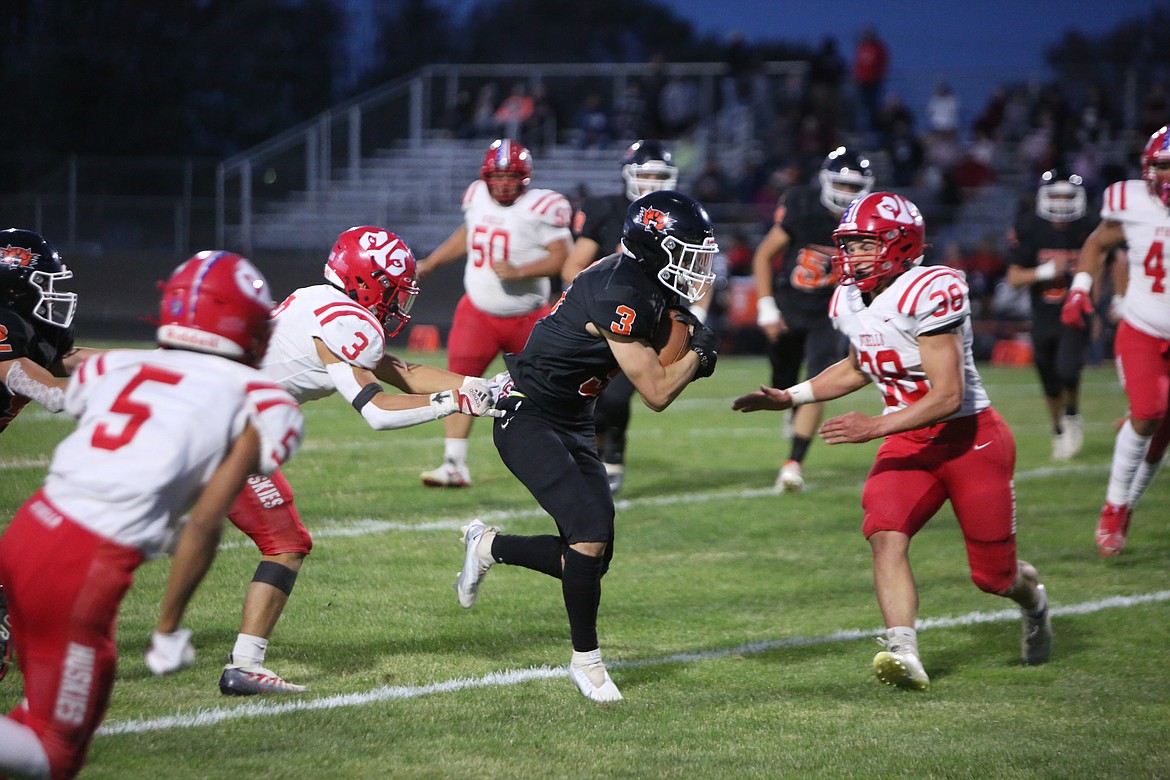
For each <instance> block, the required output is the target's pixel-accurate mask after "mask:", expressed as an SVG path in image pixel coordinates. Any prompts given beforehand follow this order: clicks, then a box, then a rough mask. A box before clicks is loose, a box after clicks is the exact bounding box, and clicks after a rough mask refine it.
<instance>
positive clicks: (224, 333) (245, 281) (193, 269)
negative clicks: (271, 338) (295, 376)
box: [158, 251, 273, 366]
mask: <svg viewBox="0 0 1170 780" xmlns="http://www.w3.org/2000/svg"><path fill="white" fill-rule="evenodd" d="M272 306H273V303H272V295H271V294H270V293H269V291H268V282H267V281H266V280H265V279H264V275H263V274H261V273H260V271H258V270H257V269H256V266H254V265H252V263H251V261H250V260H248V259H247V258H244V257H240V256H239V255H237V254H233V253H231V252H214V251H212V252H200V253H199V254H197V255H195V256H194V257H192V258H191V259H189V260H187V261H186V262H185V263H183V264H182V265H181V266H179V267H178V268H177V269H175V272H174V273H173V274H171V278H170V279H169V280H167V282H166V283H165V284H164V285H163V288H162V302H161V304H160V306H159V318H158V319H159V327H158V343H159V345H161V346H164V347H173V348H175V349H189V350H192V351H194V352H210V353H211V354H213V355H222V356H224V357H227V358H231V359H232V360H237V361H239V362H241V363H246V364H247V365H250V366H256V365H259V363H260V360H261V359H262V358H263V357H264V351H265V350H266V349H267V348H268V334H269V324H268V316H269V315H270V314H271V313H272Z"/></svg>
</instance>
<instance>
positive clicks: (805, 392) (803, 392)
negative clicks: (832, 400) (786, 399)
mask: <svg viewBox="0 0 1170 780" xmlns="http://www.w3.org/2000/svg"><path fill="white" fill-rule="evenodd" d="M788 395H790V396H792V405H793V406H803V405H804V404H811V403H816V400H817V399H816V398H815V397H814V396H813V389H812V382H807V381H806V382H801V383H800V384H799V385H793V386H792V387H790V388H788Z"/></svg>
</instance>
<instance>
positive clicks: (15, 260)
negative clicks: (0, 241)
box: [0, 246, 40, 268]
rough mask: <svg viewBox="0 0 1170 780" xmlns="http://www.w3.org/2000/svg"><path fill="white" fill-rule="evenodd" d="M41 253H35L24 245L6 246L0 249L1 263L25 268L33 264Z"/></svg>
mask: <svg viewBox="0 0 1170 780" xmlns="http://www.w3.org/2000/svg"><path fill="white" fill-rule="evenodd" d="M38 257H40V255H38V254H35V253H33V252H31V251H29V250H27V249H25V248H24V247H22V246H6V247H4V248H3V249H0V264H3V265H7V266H12V267H14V268H23V267H25V266H29V265H32V264H33V261H34V260H36V259H37V258H38Z"/></svg>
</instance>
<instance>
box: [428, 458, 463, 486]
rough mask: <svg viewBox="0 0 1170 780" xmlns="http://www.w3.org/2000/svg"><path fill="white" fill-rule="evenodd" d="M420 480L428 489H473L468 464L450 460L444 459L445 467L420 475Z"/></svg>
mask: <svg viewBox="0 0 1170 780" xmlns="http://www.w3.org/2000/svg"><path fill="white" fill-rule="evenodd" d="M419 478H420V479H422V483H423V484H424V485H426V486H427V487H449V488H462V487H471V471H470V470H469V469H468V468H467V464H466V463H456V462H455V461H453V460H450V459H444V460H443V465H442V466H439V467H438V468H437V469H431V470H430V471H424V472H423V473H422V474H419Z"/></svg>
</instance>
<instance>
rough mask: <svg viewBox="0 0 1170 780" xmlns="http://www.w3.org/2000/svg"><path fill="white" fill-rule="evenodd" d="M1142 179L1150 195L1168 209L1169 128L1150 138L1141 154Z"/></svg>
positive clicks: (1169, 183) (1169, 175) (1169, 176)
mask: <svg viewBox="0 0 1170 780" xmlns="http://www.w3.org/2000/svg"><path fill="white" fill-rule="evenodd" d="M1142 178H1143V179H1144V180H1145V182H1146V189H1147V190H1149V193H1150V195H1152V196H1153V197H1154V198H1155V199H1157V200H1158V201H1159V202H1160V203H1161V204H1162V205H1163V206H1165V207H1166V208H1170V128H1168V127H1165V126H1164V127H1162V128H1161V129H1160V130H1158V131H1157V132H1156V133H1154V134H1153V135H1151V136H1150V140H1149V141H1148V142H1147V143H1146V148H1145V150H1144V151H1143V152H1142Z"/></svg>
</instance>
